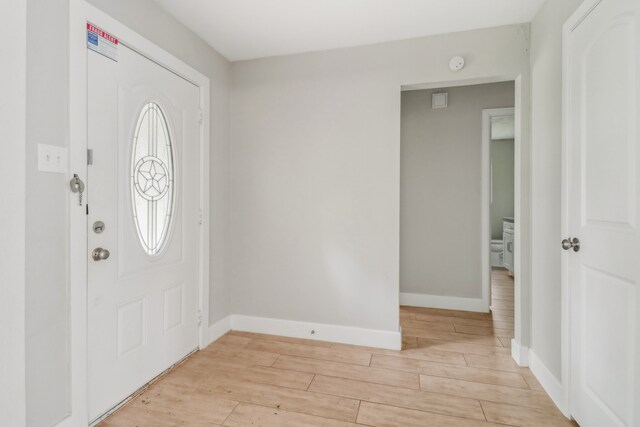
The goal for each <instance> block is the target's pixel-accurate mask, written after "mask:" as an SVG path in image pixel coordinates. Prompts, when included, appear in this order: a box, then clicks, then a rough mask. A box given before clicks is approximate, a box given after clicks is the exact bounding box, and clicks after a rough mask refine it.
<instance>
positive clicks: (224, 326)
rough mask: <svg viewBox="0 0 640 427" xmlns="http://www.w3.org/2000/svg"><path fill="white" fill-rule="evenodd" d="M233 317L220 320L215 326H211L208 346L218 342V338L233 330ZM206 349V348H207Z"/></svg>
mask: <svg viewBox="0 0 640 427" xmlns="http://www.w3.org/2000/svg"><path fill="white" fill-rule="evenodd" d="M232 317H233V316H232V315H231V314H230V315H228V316H227V317H224V318H222V319H220V320H218V321H217V322H216V323H214V324H213V325H211V326H209V329H208V330H207V344H206V345H209V344H211V343H212V342H214V341H216V340H217V339H218V338H220V337H221V336H223V335H224V334H226V333H227V332H229V331H230V330H231V319H232ZM205 347H206V346H205Z"/></svg>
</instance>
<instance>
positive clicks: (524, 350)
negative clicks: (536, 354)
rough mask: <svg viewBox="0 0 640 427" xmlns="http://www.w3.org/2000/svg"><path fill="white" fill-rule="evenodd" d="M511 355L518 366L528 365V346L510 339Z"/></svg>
mask: <svg viewBox="0 0 640 427" xmlns="http://www.w3.org/2000/svg"><path fill="white" fill-rule="evenodd" d="M511 357H513V360H515V361H516V363H517V364H518V366H522V367H525V366H529V347H525V346H522V345H520V344H519V343H518V342H516V340H515V339H513V338H512V339H511Z"/></svg>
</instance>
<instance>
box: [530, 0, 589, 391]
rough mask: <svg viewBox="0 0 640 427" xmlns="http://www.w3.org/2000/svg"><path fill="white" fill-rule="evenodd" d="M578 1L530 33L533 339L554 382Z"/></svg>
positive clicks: (546, 12) (541, 19)
mask: <svg viewBox="0 0 640 427" xmlns="http://www.w3.org/2000/svg"><path fill="white" fill-rule="evenodd" d="M580 3H581V0H564V1H561V2H558V1H554V0H549V1H547V2H546V3H545V5H544V6H543V8H542V9H541V10H540V12H539V13H538V15H537V16H536V17H535V19H534V20H533V23H532V29H531V93H532V95H531V116H532V131H531V147H532V186H531V187H532V188H531V191H532V340H531V349H532V351H533V352H534V353H535V355H536V356H537V357H538V358H539V359H540V361H541V362H542V363H544V365H546V367H547V369H548V370H549V371H550V372H551V374H552V375H553V376H555V377H556V379H557V380H558V381H560V378H561V359H560V349H561V345H560V332H561V328H560V325H561V318H560V301H561V298H560V288H561V286H560V251H561V249H560V241H561V240H562V238H563V237H562V236H561V235H560V205H561V203H560V190H561V188H560V183H561V179H560V174H561V169H562V165H561V143H562V141H561V137H562V135H561V130H562V121H561V120H562V24H564V22H565V21H566V19H567V18H568V17H569V16H570V15H571V13H573V11H574V10H575V9H576V8H577V7H578V5H579V4H580Z"/></svg>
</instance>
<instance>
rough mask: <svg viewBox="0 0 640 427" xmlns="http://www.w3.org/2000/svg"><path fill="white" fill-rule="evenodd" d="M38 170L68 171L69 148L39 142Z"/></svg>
mask: <svg viewBox="0 0 640 427" xmlns="http://www.w3.org/2000/svg"><path fill="white" fill-rule="evenodd" d="M38 170H39V171H40V172H55V173H67V149H66V148H65V147H58V146H56V145H45V144H38Z"/></svg>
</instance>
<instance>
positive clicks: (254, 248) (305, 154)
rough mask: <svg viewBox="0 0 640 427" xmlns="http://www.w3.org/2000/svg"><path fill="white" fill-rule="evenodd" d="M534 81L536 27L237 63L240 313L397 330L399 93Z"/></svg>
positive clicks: (235, 259)
mask: <svg viewBox="0 0 640 427" xmlns="http://www.w3.org/2000/svg"><path fill="white" fill-rule="evenodd" d="M454 54H462V55H464V56H466V57H467V58H468V65H467V67H465V69H464V70H462V71H461V72H459V73H453V72H452V71H450V70H449V67H448V62H449V58H450V57H451V56H452V55H454ZM528 70H529V39H528V26H526V25H524V26H521V25H512V26H505V27H498V28H491V29H486V30H478V31H471V32H462V33H455V34H447V35H442V36H435V37H426V38H419V39H413V40H406V41H401V42H393V43H384V44H379V45H372V46H364V47H357V48H349V49H337V50H330V51H324V52H315V53H308V54H301V55H290V56H283V57H276V58H266V59H257V60H252V61H242V62H236V63H234V64H233V73H234V80H233V102H232V104H233V114H232V123H233V125H232V129H233V154H232V159H233V178H232V211H233V215H232V236H233V239H232V258H231V262H232V264H231V267H232V278H233V281H232V286H233V294H232V307H233V312H234V313H238V314H247V315H253V316H263V317H271V318H280V319H289V320H298V321H309V322H322V323H330V324H336V325H348V326H359V327H363V328H371V329H379V330H388V331H397V330H398V303H399V301H398V290H399V274H400V265H399V227H400V210H399V204H400V88H401V85H403V84H407V85H408V84H418V83H424V82H430V83H434V82H437V84H438V83H439V84H438V86H441V87H442V86H444V87H446V83H445V82H450V81H452V80H459V79H463V80H464V79H468V81H469V82H478V80H485V81H486V80H488V79H492V78H495V77H496V76H512V78H514V77H515V76H518V75H520V74H521V75H522V76H523V77H522V78H523V88H524V90H525V93H524V94H523V96H524V99H525V100H528V85H529V83H528ZM508 105H511V103H508ZM500 106H504V104H502V105H500ZM524 107H525V108H524V111H523V112H524V117H525V123H524V126H525V129H528V127H527V126H528V122H527V118H528V110H527V105H525V106H524ZM479 122H480V119H479V118H478V123H479ZM526 132H528V130H527V131H526ZM478 135H480V132H479V131H478ZM523 146H524V148H525V151H524V153H523V159H522V161H523V165H524V166H525V173H528V169H526V165H527V164H528V161H529V160H528V140H527V139H525V140H524V141H523ZM526 185H528V184H527V183H523V188H525V189H526V188H528V187H526ZM525 196H526V197H528V192H527V194H526V195H525ZM523 215H525V216H526V215H527V211H526V210H525V211H524V213H523ZM526 222H527V224H528V217H527V218H526ZM457 292H461V293H463V292H465V291H464V290H458V291H457Z"/></svg>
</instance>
